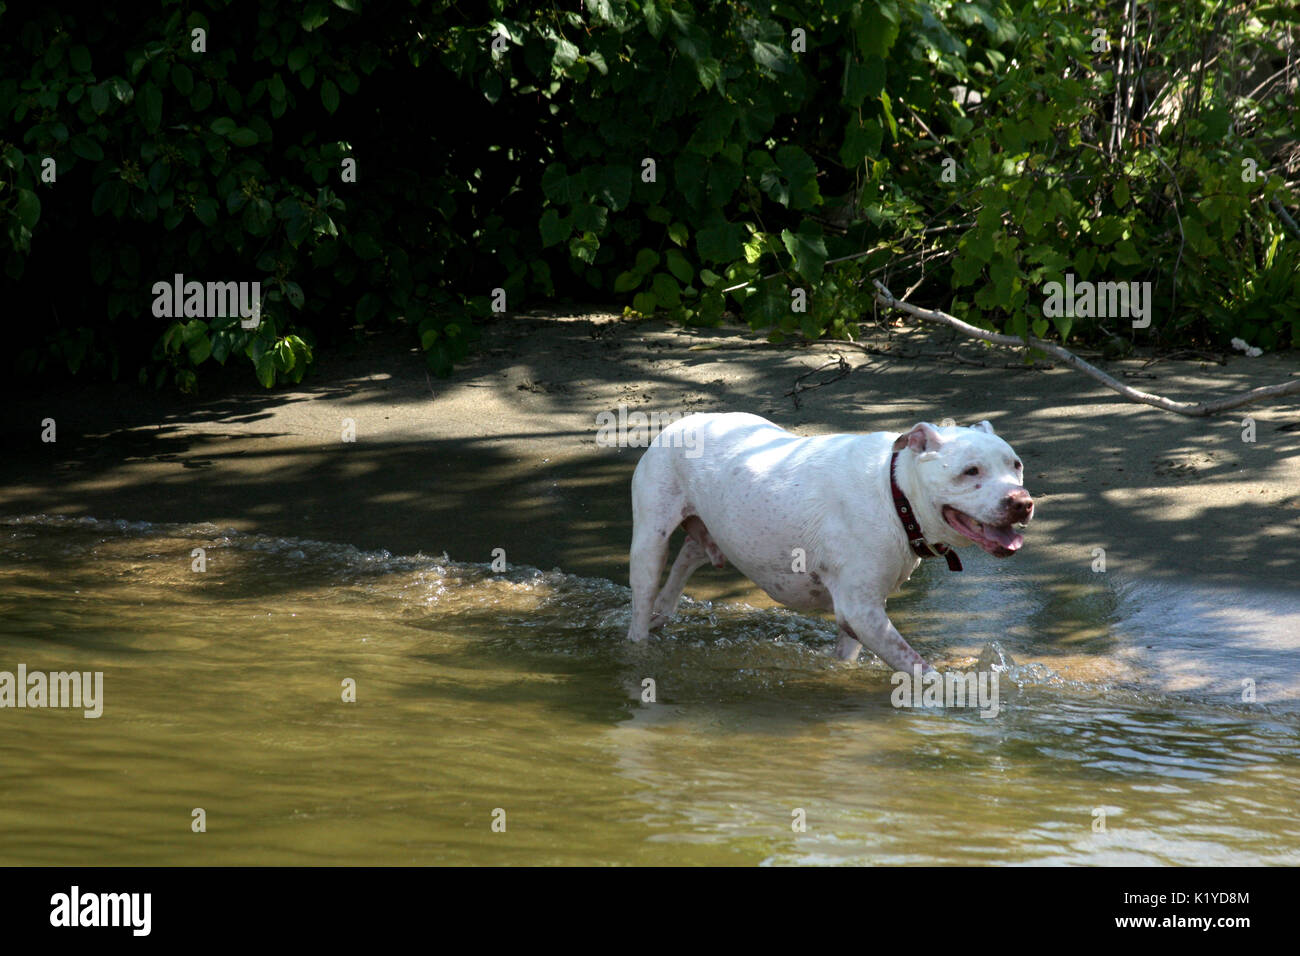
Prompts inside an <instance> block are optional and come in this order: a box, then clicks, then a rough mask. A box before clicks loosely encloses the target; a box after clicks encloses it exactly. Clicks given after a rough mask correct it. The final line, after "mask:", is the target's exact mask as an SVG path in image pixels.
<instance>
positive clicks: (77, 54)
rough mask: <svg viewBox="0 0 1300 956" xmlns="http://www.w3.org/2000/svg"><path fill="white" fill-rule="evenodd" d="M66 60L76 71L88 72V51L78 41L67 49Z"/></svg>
mask: <svg viewBox="0 0 1300 956" xmlns="http://www.w3.org/2000/svg"><path fill="white" fill-rule="evenodd" d="M68 62H69V63H71V64H72V68H73V69H74V70H76V71H77V72H78V73H89V72H90V51H89V50H87V49H86V48H85V47H84V46H83V45H82V44H80V43H78V44H76V45H75V46H73V47H72V48H71V49H70V50H68Z"/></svg>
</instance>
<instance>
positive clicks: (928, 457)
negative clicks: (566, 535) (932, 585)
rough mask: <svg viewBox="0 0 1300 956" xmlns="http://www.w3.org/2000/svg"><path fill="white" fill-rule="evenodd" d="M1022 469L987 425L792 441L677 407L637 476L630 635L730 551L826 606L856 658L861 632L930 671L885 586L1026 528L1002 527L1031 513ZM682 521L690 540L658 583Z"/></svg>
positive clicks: (760, 575) (768, 583) (878, 647)
mask: <svg viewBox="0 0 1300 956" xmlns="http://www.w3.org/2000/svg"><path fill="white" fill-rule="evenodd" d="M688 429H689V430H690V434H689V435H687V434H676V432H678V431H682V430H688ZM688 438H689V440H687V439H688ZM687 450H693V453H692V454H687V453H686V452H687ZM1023 477H1024V468H1023V466H1022V465H1021V463H1020V459H1019V458H1018V457H1017V456H1016V453H1015V452H1014V451H1013V450H1012V449H1011V446H1010V445H1008V444H1007V443H1006V442H1005V441H1003V440H1002V439H1001V438H999V437H998V436H997V435H995V434H993V426H992V425H990V424H989V423H988V422H980V423H979V424H978V425H974V426H972V427H970V428H961V427H955V426H950V427H943V428H936V427H935V426H934V425H929V424H925V423H922V424H919V425H917V426H915V427H914V428H913V429H912V430H911V431H909V432H906V433H905V434H902V435H898V434H895V433H891V432H875V433H873V434H870V435H827V436H823V437H820V438H800V437H798V436H797V435H793V434H791V433H790V432H787V431H785V430H784V429H782V428H779V427H778V426H776V425H774V424H772V423H771V422H769V421H767V420H766V419H763V418H759V417H758V416H757V415H749V414H745V413H732V414H723V415H691V416H688V417H686V418H683V419H681V420H679V421H677V422H675V423H673V424H672V425H670V426H669V427H668V428H666V429H664V431H663V432H662V433H660V435H659V437H658V438H657V439H656V440H655V442H654V443H653V444H652V445H651V446H650V448H649V449H647V450H646V453H645V454H644V455H643V456H642V457H641V461H640V462H639V463H638V464H637V467H636V472H635V474H633V476H632V552H631V573H630V577H631V585H632V625H631V627H630V628H629V629H628V637H629V638H630V639H631V640H633V641H641V640H645V639H646V638H647V637H648V636H649V632H650V630H651V629H652V628H656V627H659V626H660V625H662V624H663V623H665V622H666V621H668V620H669V619H670V618H671V617H672V616H673V614H674V612H675V611H676V608H677V604H678V601H679V600H680V598H681V594H682V587H683V586H684V585H685V584H686V579H687V578H689V577H690V576H691V573H692V572H694V571H695V569H696V568H699V567H700V566H701V565H703V564H704V563H705V562H706V561H712V562H713V564H714V565H715V566H717V567H722V566H723V564H724V563H725V562H726V561H730V562H731V563H732V564H733V565H735V566H736V568H738V569H739V570H740V571H741V572H743V573H744V574H745V575H746V576H747V577H748V578H749V579H750V580H752V581H753V582H754V583H755V584H757V585H758V586H759V587H761V588H762V589H763V590H764V591H766V592H767V593H768V594H770V595H771V596H772V597H773V598H774V599H775V600H777V601H779V602H781V603H782V604H784V605H786V606H787V607H792V608H795V609H798V610H817V609H821V610H833V611H834V612H835V620H836V623H837V624H838V625H839V629H840V638H839V642H838V644H837V646H836V651H837V653H838V654H839V656H840V657H842V658H845V659H846V660H854V659H856V658H857V656H858V653H859V652H860V651H861V650H862V645H863V644H865V645H866V646H867V647H868V648H869V649H870V650H872V651H874V652H875V653H876V654H878V655H879V656H880V657H881V658H883V659H884V661H885V663H886V664H888V665H889V666H890V667H892V668H894V669H895V670H901V671H907V672H908V673H911V671H912V669H913V667H914V666H917V665H919V666H921V667H922V668H923V669H925V670H929V669H930V668H929V665H927V664H926V663H925V661H924V660H922V658H921V656H920V655H919V654H917V653H916V651H914V650H912V648H911V647H910V646H908V643H907V641H905V640H903V638H902V636H901V635H900V634H899V633H898V631H897V630H896V629H895V628H894V625H893V624H892V623H890V620H889V618H888V617H887V616H886V614H885V598H886V597H887V596H888V595H889V594H891V593H892V592H894V591H896V590H898V588H899V587H900V586H901V585H902V584H903V582H904V581H906V580H907V579H908V578H909V577H911V574H912V572H913V571H915V570H916V568H917V565H919V564H920V562H921V558H922V557H932V556H943V557H944V558H945V559H946V560H947V562H948V566H949V568H951V569H952V570H954V571H960V570H961V561H960V560H959V559H958V557H957V555H956V553H955V552H953V551H952V550H951V548H953V547H961V546H964V545H967V544H969V543H971V542H974V543H975V544H978V545H979V546H980V547H981V548H983V549H984V550H985V551H987V552H988V553H989V554H992V555H996V556H997V557H1002V558H1004V557H1007V556H1008V555H1011V554H1014V553H1015V552H1016V551H1018V550H1019V549H1020V546H1021V544H1023V543H1024V538H1023V537H1021V535H1020V534H1019V533H1017V532H1016V530H1015V529H1014V528H1013V527H1012V526H1013V525H1017V524H1023V523H1024V522H1027V521H1028V520H1029V519H1030V517H1031V516H1032V515H1033V511H1034V502H1033V499H1032V498H1031V497H1030V496H1029V492H1027V491H1026V490H1025V488H1024V481H1023ZM678 525H681V526H682V527H684V528H685V530H686V535H687V537H686V542H685V543H684V544H683V545H682V549H681V551H680V552H679V553H678V555H677V560H676V561H674V562H673V566H672V569H671V570H670V571H669V573H668V580H667V582H666V583H665V584H664V585H663V588H662V589H661V588H660V587H659V579H660V577H661V575H662V574H663V567H664V561H665V559H666V557H667V555H668V539H669V536H670V535H671V534H672V533H673V531H674V530H675V529H676V528H677V526H678ZM656 594H657V595H658V596H657V597H656Z"/></svg>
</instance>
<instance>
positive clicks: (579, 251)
mask: <svg viewBox="0 0 1300 956" xmlns="http://www.w3.org/2000/svg"><path fill="white" fill-rule="evenodd" d="M599 249H600V239H598V238H597V237H596V234H595V233H594V232H584V233H583V234H582V235H581V236H574V237H573V238H572V239H570V240H569V254H570V255H572V256H573V257H574V258H575V259H578V260H580V261H582V262H585V263H587V265H591V264H592V263H593V262H594V261H595V260H596V252H597V251H598V250H599Z"/></svg>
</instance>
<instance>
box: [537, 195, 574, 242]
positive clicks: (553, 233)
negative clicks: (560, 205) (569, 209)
mask: <svg viewBox="0 0 1300 956" xmlns="http://www.w3.org/2000/svg"><path fill="white" fill-rule="evenodd" d="M538 225H539V228H540V229H541V233H542V248H543V249H546V248H549V247H550V246H553V245H555V244H556V243H557V242H563V241H564V240H565V239H568V238H569V233H570V232H572V231H573V227H572V224H571V223H570V221H569V219H568V217H567V216H565V217H561V216H560V213H559V210H557V209H556V208H555V207H554V206H552V207H551V208H549V209H547V210H546V212H544V213H542V219H541V222H540V223H539V224H538Z"/></svg>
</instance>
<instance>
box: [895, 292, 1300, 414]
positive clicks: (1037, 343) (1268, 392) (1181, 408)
mask: <svg viewBox="0 0 1300 956" xmlns="http://www.w3.org/2000/svg"><path fill="white" fill-rule="evenodd" d="M875 286H876V301H877V302H879V303H880V304H881V305H882V306H884V307H885V308H887V309H901V310H902V311H904V312H906V313H908V314H909V315H914V316H916V317H917V318H918V319H922V320H924V321H926V322H934V323H937V324H939V325H946V326H948V327H949V328H951V329H956V330H957V331H958V332H961V333H962V334H963V335H967V336H969V337H971V338H973V339H980V340H981V341H984V342H991V343H993V344H994V345H1005V346H1008V347H1010V348H1024V347H1026V346H1028V347H1030V348H1035V349H1038V350H1039V351H1042V352H1046V353H1048V354H1049V355H1055V356H1056V357H1057V358H1059V359H1060V360H1061V361H1062V362H1064V363H1065V364H1066V365H1068V366H1070V367H1071V368H1073V369H1076V370H1078V371H1080V372H1083V373H1084V374H1085V375H1088V376H1090V377H1091V378H1094V379H1096V380H1097V381H1099V382H1101V383H1102V384H1103V385H1105V386H1106V387H1107V388H1110V389H1113V390H1114V391H1116V392H1119V393H1120V394H1121V395H1123V396H1124V397H1125V398H1127V399H1128V400H1129V401H1132V402H1141V403H1142V404H1144V405H1154V406H1155V407H1156V408H1163V409H1164V410H1165V411H1168V412H1177V413H1178V414H1179V415H1188V416H1191V417H1193V418H1201V417H1204V416H1207V415H1214V414H1217V413H1219V412H1223V411H1227V410H1228V409H1230V408H1237V407H1238V406H1241V405H1249V404H1250V403H1252V402H1258V401H1263V400H1264V399H1266V398H1275V397H1277V396H1279V395H1293V394H1296V393H1300V379H1295V380H1294V381H1290V382H1281V383H1279V384H1277V385H1264V386H1261V387H1259V388H1252V389H1251V390H1250V391H1248V392H1243V393H1241V394H1240V395H1235V396H1233V397H1231V398H1224V399H1220V400H1219V401H1217V402H1200V403H1197V402H1176V401H1174V400H1173V399H1169V398H1164V397H1163V396H1160V395H1152V394H1151V393H1150V392H1143V391H1140V390H1139V389H1136V388H1131V387H1130V386H1128V385H1125V384H1124V383H1122V382H1120V381H1118V380H1116V379H1114V378H1112V377H1111V376H1109V375H1107V374H1106V373H1105V372H1103V371H1102V370H1101V369H1099V368H1097V367H1096V366H1095V365H1091V364H1089V363H1088V362H1085V361H1084V360H1083V359H1081V358H1079V357H1078V356H1077V355H1075V354H1074V353H1073V352H1071V351H1070V350H1069V349H1066V348H1062V347H1061V346H1059V345H1056V344H1054V343H1052V342H1045V341H1043V340H1042V339H1039V338H1035V337H1033V336H1027V337H1025V338H1023V339H1022V338H1021V337H1020V336H1017V335H1003V334H1002V333H1000V332H989V331H986V330H985V329H981V328H977V327H975V326H973V325H971V324H969V323H967V322H963V321H962V320H961V319H959V318H957V317H956V316H952V315H949V314H948V313H946V312H938V311H935V310H932V309H922V308H919V307H917V306H915V305H909V304H908V303H906V302H902V301H900V300H898V299H895V298H894V296H893V293H891V292H890V291H889V290H888V289H886V288H885V286H884V285H883V284H882V283H881V282H879V281H878V280H877V281H876V282H875Z"/></svg>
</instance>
